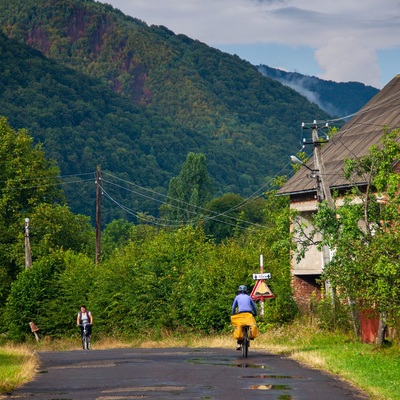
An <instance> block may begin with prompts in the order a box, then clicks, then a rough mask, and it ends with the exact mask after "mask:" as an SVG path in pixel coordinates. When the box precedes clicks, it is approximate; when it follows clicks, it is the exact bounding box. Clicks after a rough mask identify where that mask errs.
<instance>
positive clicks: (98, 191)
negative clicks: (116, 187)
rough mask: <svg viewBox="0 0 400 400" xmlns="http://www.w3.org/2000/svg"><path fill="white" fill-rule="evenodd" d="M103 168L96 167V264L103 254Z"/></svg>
mask: <svg viewBox="0 0 400 400" xmlns="http://www.w3.org/2000/svg"><path fill="white" fill-rule="evenodd" d="M100 183H101V169H100V166H97V168H96V260H95V261H96V265H99V263H100V256H101V247H100V239H101V184H100Z"/></svg>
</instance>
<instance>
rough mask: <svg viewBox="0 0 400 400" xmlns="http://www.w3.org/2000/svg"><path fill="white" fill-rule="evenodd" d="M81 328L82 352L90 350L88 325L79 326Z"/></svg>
mask: <svg viewBox="0 0 400 400" xmlns="http://www.w3.org/2000/svg"><path fill="white" fill-rule="evenodd" d="M79 326H80V327H82V348H83V350H90V330H89V326H90V324H81V325H79Z"/></svg>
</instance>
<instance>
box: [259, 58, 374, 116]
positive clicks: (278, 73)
mask: <svg viewBox="0 0 400 400" xmlns="http://www.w3.org/2000/svg"><path fill="white" fill-rule="evenodd" d="M257 68H258V70H259V71H260V72H261V73H262V74H263V75H264V76H267V77H269V78H272V79H275V80H277V81H278V82H280V83H282V85H285V86H288V87H290V88H292V89H293V90H296V91H297V92H298V93H300V94H302V95H303V96H305V97H306V98H307V99H308V100H309V101H310V102H312V103H315V104H317V105H318V106H319V107H320V108H322V109H323V110H325V111H326V112H327V113H328V114H330V115H335V116H340V117H346V116H348V115H351V114H353V113H356V112H357V111H359V110H360V109H361V108H362V107H363V106H364V105H365V104H367V103H368V101H369V100H371V99H372V98H373V97H374V96H375V95H376V94H377V93H378V92H379V89H376V88H374V87H372V86H367V85H364V84H363V83H360V82H340V83H338V82H333V81H325V80H323V79H319V78H316V77H315V76H307V75H302V74H299V73H297V72H286V71H282V70H280V69H276V68H271V67H268V66H267V65H258V66H257Z"/></svg>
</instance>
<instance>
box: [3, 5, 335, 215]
mask: <svg viewBox="0 0 400 400" xmlns="http://www.w3.org/2000/svg"><path fill="white" fill-rule="evenodd" d="M0 11H1V12H0V25H1V27H2V30H3V32H4V35H1V36H0V46H1V52H2V57H1V59H0V66H1V68H0V113H1V114H2V115H5V116H6V117H7V118H8V119H9V122H10V125H11V126H12V127H13V128H14V129H18V128H22V127H24V128H27V129H28V130H29V132H30V134H31V135H32V136H33V137H34V138H35V140H36V141H39V142H42V143H43V147H44V149H45V150H46V152H47V154H48V155H49V157H52V158H54V159H56V161H57V162H58V164H59V166H60V168H61V172H62V175H63V176H64V189H65V192H66V194H67V198H68V201H69V204H70V205H71V208H72V209H73V211H76V212H80V213H84V214H87V215H91V216H93V215H94V209H95V207H94V201H95V200H94V199H95V186H94V178H93V175H92V174H94V171H95V169H96V166H97V165H101V167H102V170H103V172H105V173H106V174H108V175H106V176H104V177H103V181H102V182H103V185H104V193H105V195H107V196H108V197H107V196H106V199H107V202H106V204H104V208H105V212H104V213H103V215H104V220H105V221H107V220H111V219H112V218H116V217H121V216H129V210H134V213H136V212H150V213H156V212H157V209H158V207H159V206H160V203H161V202H162V197H161V199H160V197H159V196H158V197H157V198H156V199H154V198H155V197H156V195H155V194H156V193H157V194H158V193H159V194H161V195H162V194H165V193H166V191H167V188H168V183H169V180H170V179H171V178H172V177H173V176H176V175H177V174H178V173H179V170H180V168H181V166H182V164H183V162H184V161H185V159H186V156H187V154H188V153H189V152H201V153H204V154H205V155H206V157H207V167H208V170H209V173H210V175H211V176H212V177H213V178H214V180H215V183H216V189H217V195H219V194H222V193H226V192H234V193H238V194H241V195H244V196H250V195H252V194H253V193H254V192H257V191H259V190H260V188H262V187H265V185H266V183H267V182H268V181H269V180H270V179H271V178H272V177H273V176H275V175H276V174H282V173H283V171H285V168H287V166H288V161H289V155H290V154H292V153H296V152H297V151H298V150H299V149H300V148H301V143H300V140H299V129H300V126H301V123H302V122H309V121H313V120H314V119H318V120H327V119H329V118H330V117H329V115H328V114H327V113H326V112H324V111H323V110H321V109H320V108H319V107H318V106H317V105H316V104H312V103H310V102H309V101H308V100H307V99H306V98H304V97H303V96H301V95H300V94H298V93H297V92H296V91H294V90H292V89H290V88H288V87H286V86H283V85H281V84H280V83H279V82H277V81H276V80H273V79H270V78H268V77H265V76H263V75H262V74H260V72H259V71H258V70H257V68H256V67H255V66H253V65H251V64H249V63H248V62H246V61H244V60H241V59H240V58H239V57H237V56H231V55H228V54H226V53H223V52H221V51H219V50H216V49H213V48H211V47H209V46H207V45H205V44H203V43H201V42H199V41H196V40H192V39H190V38H188V37H187V36H185V35H175V34H174V33H173V32H171V31H170V30H168V29H167V28H165V27H162V26H148V25H147V24H146V23H145V22H143V21H140V20H138V19H135V18H132V17H128V16H125V15H124V14H123V13H122V12H120V11H119V10H116V9H114V8H113V7H112V6H109V5H105V4H100V3H97V2H95V1H92V0H14V1H13V2H10V1H9V0H0ZM66 175H71V177H69V178H68V177H65V176H66ZM128 182H129V183H128ZM124 201H125V203H124ZM122 203H124V204H125V207H127V208H129V210H127V209H125V211H122V209H121V208H118V207H117V206H121V204H122ZM122 208H123V207H122Z"/></svg>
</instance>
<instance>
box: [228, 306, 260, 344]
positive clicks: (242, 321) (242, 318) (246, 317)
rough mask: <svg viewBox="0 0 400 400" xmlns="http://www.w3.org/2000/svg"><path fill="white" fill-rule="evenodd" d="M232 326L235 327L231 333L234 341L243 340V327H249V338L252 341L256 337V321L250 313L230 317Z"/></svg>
mask: <svg viewBox="0 0 400 400" xmlns="http://www.w3.org/2000/svg"><path fill="white" fill-rule="evenodd" d="M231 322H232V325H233V326H234V327H235V330H234V331H233V337H234V338H235V339H236V340H242V339H243V329H242V328H243V326H249V327H250V329H249V337H250V339H254V338H256V337H257V336H258V328H257V323H256V320H255V319H254V316H253V314H252V313H248V312H246V313H240V314H235V315H232V316H231Z"/></svg>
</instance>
